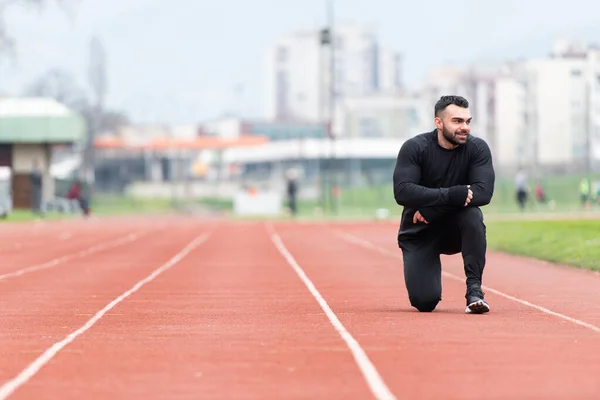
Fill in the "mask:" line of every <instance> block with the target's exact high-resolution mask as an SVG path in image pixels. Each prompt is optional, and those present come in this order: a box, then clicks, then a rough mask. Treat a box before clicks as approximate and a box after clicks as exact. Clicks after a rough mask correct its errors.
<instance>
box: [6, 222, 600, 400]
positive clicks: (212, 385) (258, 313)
mask: <svg viewBox="0 0 600 400" xmlns="http://www.w3.org/2000/svg"><path fill="white" fill-rule="evenodd" d="M396 231H397V225H395V224H389V223H366V222H361V223H337V224H334V223H294V222H272V223H271V222H266V223H265V222H239V221H238V222H234V221H225V220H217V219H202V218H195V217H187V216H186V217H178V216H173V217H162V216H161V217H153V218H149V217H146V218H142V217H136V218H123V219H106V220H103V219H98V220H87V221H83V220H82V221H66V222H42V223H26V224H25V223H24V224H13V225H11V226H8V225H6V226H1V227H0V239H1V240H0V243H1V244H0V255H1V257H0V293H1V294H0V310H2V311H1V312H2V318H1V319H0V400H2V399H8V398H11V399H13V398H14V399H58V398H60V399H81V398H86V399H93V400H94V399H111V400H116V399H211V400H212V399H215V400H218V399H328V400H329V399H390V400H391V399H598V398H600V379H599V378H598V377H599V376H600V308H599V307H598V304H600V275H598V274H594V273H591V272H587V271H583V270H579V269H573V268H569V267H566V266H556V265H551V264H548V263H543V262H539V261H535V260H529V259H524V258H519V257H513V256H507V255H502V254H495V253H491V252H490V253H488V263H487V267H486V270H485V273H484V285H485V288H484V291H485V292H486V299H487V300H488V301H489V303H490V305H491V307H492V310H491V312H490V313H489V314H485V315H466V314H464V308H465V299H464V290H465V285H464V273H463V270H462V260H461V258H460V255H455V256H449V257H443V258H442V262H443V268H444V277H443V301H442V302H441V303H440V305H439V306H438V308H437V309H436V311H434V312H433V313H418V312H417V311H416V310H414V309H413V308H411V307H410V304H409V302H408V298H407V295H406V290H405V286H404V277H403V271H402V260H401V252H400V250H399V249H398V247H397V245H396V242H395V236H396Z"/></svg>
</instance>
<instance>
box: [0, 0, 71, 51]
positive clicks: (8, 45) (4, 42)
mask: <svg viewBox="0 0 600 400" xmlns="http://www.w3.org/2000/svg"><path fill="white" fill-rule="evenodd" d="M72 2H73V0H0V54H5V53H6V54H13V55H14V51H15V40H14V39H13V37H12V36H11V35H10V33H9V31H8V27H7V24H6V11H8V10H9V9H10V8H12V7H29V8H30V9H34V10H38V11H39V10H41V9H43V8H44V7H47V6H48V5H50V4H56V5H58V6H59V7H61V8H62V9H63V10H64V11H69V10H68V6H69V5H70V4H71V3H72Z"/></svg>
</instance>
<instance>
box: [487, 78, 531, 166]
mask: <svg viewBox="0 0 600 400" xmlns="http://www.w3.org/2000/svg"><path fill="white" fill-rule="evenodd" d="M523 96H524V88H523V86H522V85H521V83H520V82H519V81H518V80H517V79H515V78H513V77H511V76H505V77H499V78H497V79H496V82H495V106H494V111H493V112H494V125H495V132H494V138H493V141H492V142H491V143H490V146H492V144H493V147H492V154H493V156H494V164H495V165H498V166H502V165H507V166H511V167H516V166H518V165H519V163H520V162H521V161H525V160H521V159H520V153H519V146H520V145H521V143H522V142H523V141H524V140H525V137H524V132H523V129H524V127H523V113H524V110H523V101H524V97H523Z"/></svg>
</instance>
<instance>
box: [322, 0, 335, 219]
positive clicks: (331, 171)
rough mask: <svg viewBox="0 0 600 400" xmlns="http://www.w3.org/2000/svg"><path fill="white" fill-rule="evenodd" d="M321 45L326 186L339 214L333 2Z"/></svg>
mask: <svg viewBox="0 0 600 400" xmlns="http://www.w3.org/2000/svg"><path fill="white" fill-rule="evenodd" d="M321 45H322V46H329V81H328V83H329V87H328V89H329V90H328V91H329V102H328V104H327V106H328V107H327V108H328V114H329V115H328V117H327V119H328V139H329V143H330V145H331V151H330V152H329V157H328V158H329V159H328V163H327V172H328V173H327V175H328V178H329V179H328V181H329V183H330V184H329V185H325V190H326V192H327V196H328V197H329V199H330V207H331V210H332V211H333V212H337V199H336V197H337V193H338V188H337V172H336V165H335V158H336V154H335V145H336V140H335V134H334V131H333V125H334V119H335V97H336V91H335V77H336V74H335V34H334V7H333V0H327V26H326V27H325V28H324V29H323V30H322V31H321Z"/></svg>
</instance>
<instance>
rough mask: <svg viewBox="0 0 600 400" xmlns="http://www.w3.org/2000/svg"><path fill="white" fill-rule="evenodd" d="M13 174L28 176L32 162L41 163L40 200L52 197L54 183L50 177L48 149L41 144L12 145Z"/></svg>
mask: <svg viewBox="0 0 600 400" xmlns="http://www.w3.org/2000/svg"><path fill="white" fill-rule="evenodd" d="M12 156H13V174H28V173H30V172H31V170H32V168H33V162H34V160H39V161H40V162H41V163H42V170H43V193H42V200H49V199H51V198H53V197H54V183H53V180H52V178H51V175H50V158H51V154H50V147H49V146H48V145H42V144H15V145H13V155H12Z"/></svg>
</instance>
